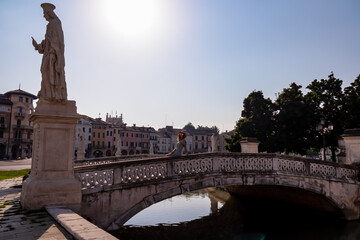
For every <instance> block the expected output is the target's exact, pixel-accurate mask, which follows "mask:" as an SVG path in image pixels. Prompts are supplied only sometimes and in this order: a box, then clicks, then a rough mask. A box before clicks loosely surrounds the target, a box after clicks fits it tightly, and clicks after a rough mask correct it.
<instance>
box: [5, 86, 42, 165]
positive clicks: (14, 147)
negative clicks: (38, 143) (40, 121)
mask: <svg viewBox="0 0 360 240" xmlns="http://www.w3.org/2000/svg"><path fill="white" fill-rule="evenodd" d="M35 99H37V97H36V96H35V95H33V94H31V93H28V92H25V91H23V90H21V89H18V90H14V91H9V92H7V93H5V94H0V158H1V159H4V158H5V159H22V158H25V157H31V156H32V141H33V136H32V135H33V127H32V125H31V122H30V115H31V114H32V113H33V112H34V107H33V101H34V100H35Z"/></svg>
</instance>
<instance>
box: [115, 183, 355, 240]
mask: <svg viewBox="0 0 360 240" xmlns="http://www.w3.org/2000/svg"><path fill="white" fill-rule="evenodd" d="M110 233H111V234H113V235H114V236H116V237H118V238H120V239H121V240H126V239H142V240H146V239H152V240H153V239H159V240H160V239H170V240H177V239H179V240H180V239H181V240H192V239H198V240H200V239H201V240H202V239H204V240H205V239H206V240H207V239H209V240H217V239H226V240H263V239H266V240H273V239H276V240H277V239H280V240H283V239H284V240H285V239H286V240H292V239H295V240H297V239H299V240H300V239H301V240H312V239H314V240H322V239H324V240H325V239H326V240H332V239H333V240H357V239H359V240H360V222H359V221H352V222H346V221H341V220H339V218H338V217H337V216H334V215H329V214H324V213H321V212H317V211H314V210H310V209H308V208H305V207H299V206H294V205H291V204H289V203H285V202H279V201H275V200H271V199H263V198H251V197H235V196H230V195H229V194H228V193H226V192H224V191H221V190H218V189H214V188H211V189H205V190H201V191H196V192H191V193H187V194H184V195H180V196H176V197H173V198H171V199H167V200H164V201H162V202H159V203H156V204H154V205H152V206H150V207H149V208H147V209H144V210H143V211H141V212H140V213H138V214H137V215H135V216H134V217H133V218H131V219H130V220H129V221H128V222H126V223H125V224H124V226H123V227H122V228H121V229H119V230H117V231H111V232H110Z"/></svg>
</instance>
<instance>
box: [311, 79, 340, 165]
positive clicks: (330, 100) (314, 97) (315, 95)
mask: <svg viewBox="0 0 360 240" xmlns="http://www.w3.org/2000/svg"><path fill="white" fill-rule="evenodd" d="M341 85H342V80H340V79H338V78H335V77H334V73H333V72H331V74H330V75H329V76H328V79H321V80H320V81H318V80H317V79H315V80H314V81H313V82H312V83H311V84H309V85H308V86H307V88H308V89H309V90H310V92H308V93H307V94H306V95H305V100H306V103H307V104H308V105H309V106H310V107H311V108H313V109H314V115H313V116H314V117H313V121H312V124H311V129H310V131H311V135H312V136H313V139H312V145H313V146H317V147H321V146H322V141H321V139H322V137H321V136H320V135H321V133H320V132H317V131H316V129H315V127H316V125H317V124H318V123H319V122H320V120H324V121H325V122H326V123H330V122H331V123H332V124H333V126H334V129H333V130H332V131H330V132H329V134H326V138H325V139H326V141H325V142H326V146H330V148H331V152H332V159H333V161H335V150H336V147H337V146H338V137H339V136H340V135H341V134H342V133H343V131H344V129H343V123H342V120H343V117H344V108H343V99H344V94H343V91H342V87H341Z"/></svg>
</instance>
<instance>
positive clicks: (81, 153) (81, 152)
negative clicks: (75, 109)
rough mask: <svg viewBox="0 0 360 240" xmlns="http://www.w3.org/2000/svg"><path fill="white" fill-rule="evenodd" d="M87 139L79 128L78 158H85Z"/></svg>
mask: <svg viewBox="0 0 360 240" xmlns="http://www.w3.org/2000/svg"><path fill="white" fill-rule="evenodd" d="M84 145H85V141H84V133H83V131H82V129H81V128H78V150H77V159H78V160H82V159H84V158H85V146H84Z"/></svg>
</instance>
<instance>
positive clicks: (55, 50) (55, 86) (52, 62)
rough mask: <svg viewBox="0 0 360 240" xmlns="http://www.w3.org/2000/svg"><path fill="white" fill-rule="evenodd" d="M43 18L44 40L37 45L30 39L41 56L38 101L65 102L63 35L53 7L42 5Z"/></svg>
mask: <svg viewBox="0 0 360 240" xmlns="http://www.w3.org/2000/svg"><path fill="white" fill-rule="evenodd" d="M41 7H42V8H43V10H44V18H45V19H46V21H48V22H49V23H48V25H47V26H46V34H45V39H44V40H43V41H41V43H39V44H38V43H37V42H36V41H35V39H34V38H32V44H33V46H34V47H35V50H37V51H38V52H39V53H40V54H43V58H42V63H41V77H42V80H41V89H40V91H39V93H38V97H39V100H40V101H42V100H47V101H50V102H65V101H66V100H67V90H66V82H65V70H64V68H65V58H64V48H65V45H64V33H63V30H62V27H61V21H60V19H59V18H58V17H57V16H56V15H55V13H54V9H55V6H54V5H53V4H51V3H43V4H41Z"/></svg>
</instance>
